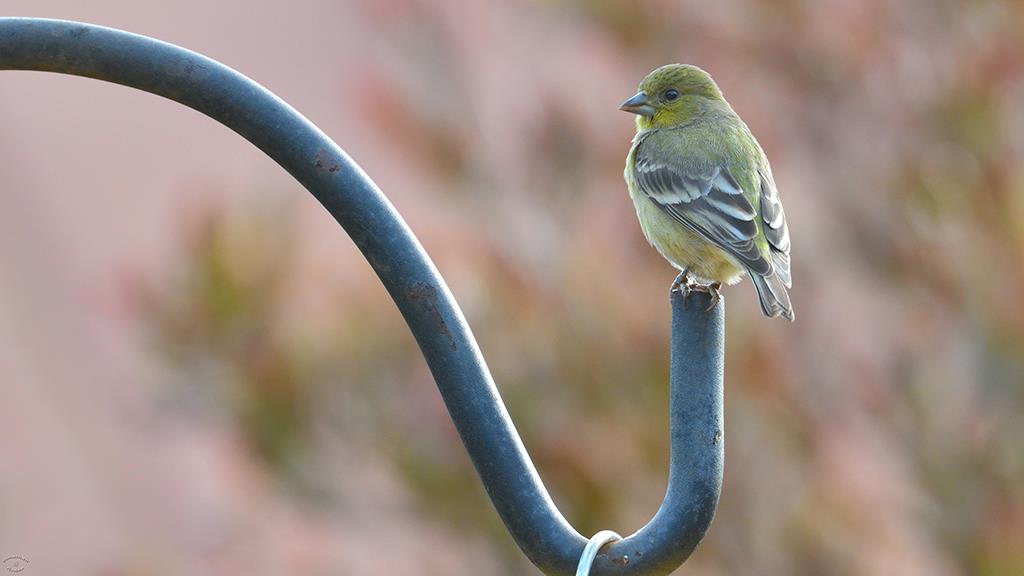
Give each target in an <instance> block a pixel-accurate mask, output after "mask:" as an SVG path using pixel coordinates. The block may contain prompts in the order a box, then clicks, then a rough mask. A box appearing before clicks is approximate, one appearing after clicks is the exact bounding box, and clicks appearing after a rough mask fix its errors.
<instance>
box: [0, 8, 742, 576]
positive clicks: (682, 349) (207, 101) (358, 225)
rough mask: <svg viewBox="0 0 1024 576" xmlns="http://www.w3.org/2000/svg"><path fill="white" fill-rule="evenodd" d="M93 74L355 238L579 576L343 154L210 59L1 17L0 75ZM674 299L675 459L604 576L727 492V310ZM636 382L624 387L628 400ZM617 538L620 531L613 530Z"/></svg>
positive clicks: (549, 549)
mask: <svg viewBox="0 0 1024 576" xmlns="http://www.w3.org/2000/svg"><path fill="white" fill-rule="evenodd" d="M5 69H6V70H40V71H48V72H59V73H63V74H74V75H77V76H86V77H89V78H95V79H98V80H105V81H108V82H114V83H117V84H122V85H125V86H131V87H133V88H137V89H139V90H144V91H146V92H151V93H153V94H157V95H159V96H163V97H165V98H169V99H171V100H174V101H176V102H180V103H182V104H184V105H186V106H189V107H190V108H193V109H195V110H198V111H199V112H202V113H203V114H205V115H207V116H209V117H211V118H213V119H214V120H217V121H218V122H220V123H222V124H224V125H225V126H227V127H229V128H231V129H232V130H234V131H235V132H237V133H238V134H240V135H241V136H242V137H243V138H245V139H247V140H249V141H250V142H252V143H253V144H255V145H256V146H257V147H259V148H260V150H262V151H263V152H265V153H266V154H267V155H268V156H270V157H271V158H273V159H274V161H276V162H277V163H278V164H280V165H281V166H282V167H283V168H284V169H285V170H287V171H288V172H289V173H290V174H291V175H292V176H294V177H295V178H296V179H297V180H298V181H299V182H300V183H301V184H302V185H303V186H304V187H305V188H306V189H307V190H309V191H310V192H311V193H312V194H313V196H315V197H316V198H317V200H319V201H320V202H321V203H322V204H323V205H324V207H325V208H327V210H328V212H330V213H331V215H332V216H334V218H335V219H336V220H337V221H338V223H339V224H341V226H342V227H343V228H344V229H345V231H346V232H348V234H349V236H350V237H351V238H352V240H353V241H354V242H355V243H356V246H358V247H359V249H360V250H361V251H362V253H363V255H364V256H365V257H366V259H367V261H368V262H369V263H370V266H372V267H373V270H374V271H375V272H376V273H377V275H378V276H379V277H380V280H381V282H382V283H383V284H384V287H385V288H386V289H387V291H388V293H389V294H390V295H391V297H392V299H393V300H394V301H395V304H396V305H397V306H398V308H399V310H400V311H401V313H402V315H403V316H404V317H405V320H406V322H407V323H408V325H409V329H410V330H411V331H412V333H413V335H414V336H415V338H416V341H417V342H418V343H419V346H420V350H421V351H422V352H423V356H424V357H425V358H426V360H427V364H428V365H429V366H430V370H431V373H432V374H433V376H434V379H435V381H436V382H437V387H438V389H439V390H440V392H441V396H442V397H443V398H444V402H445V404H446V405H447V407H448V411H449V413H450V414H451V417H452V420H453V421H454V423H455V427H456V428H457V429H458V432H459V434H460V436H461V437H462V441H463V443H464V444H465V446H466V450H467V451H468V452H469V455H470V458H471V459H472V460H473V463H474V465H475V466H476V469H477V472H478V473H479V475H480V478H481V480H482V481H483V485H484V488H485V489H486V490H487V493H488V495H489V496H490V498H491V500H492V501H493V502H494V506H495V508H496V509H497V510H498V513H499V514H500V515H501V517H502V519H503V520H504V521H505V525H506V526H507V527H508V530H509V532H511V534H512V536H513V538H515V541H516V543H517V544H518V545H519V547H520V548H521V549H522V550H523V552H524V553H525V554H526V555H527V556H528V557H529V558H530V560H532V561H533V562H534V564H536V565H537V566H538V567H539V568H540V569H541V570H543V571H544V572H546V573H548V574H572V573H573V572H574V569H575V567H576V563H577V561H578V560H579V558H580V554H581V553H582V551H583V548H584V546H585V545H586V542H587V540H586V538H584V537H583V536H581V535H580V534H579V533H577V532H576V531H575V530H574V529H573V528H572V527H571V526H570V525H569V523H568V522H566V520H565V519H564V518H563V517H562V515H561V513H560V512H559V511H558V509H557V508H556V507H555V505H554V503H553V502H552V501H551V497H550V496H549V495H548V492H547V490H546V489H545V488H544V485H543V483H542V482H541V480H540V478H539V476H538V475H537V471H536V470H535V469H534V466H533V463H532V462H531V461H530V458H529V456H528V455H527V453H526V449H525V448H524V447H523V443H522V441H521V440H520V438H519V434H518V433H517V432H516V429H515V426H514V425H513V424H512V421H511V420H510V418H509V415H508V412H507V411H506V410H505V406H504V404H503V403H502V401H501V397H500V396H499V395H498V390H497V388H496V387H495V385H494V382H493V380H492V379H491V375H490V372H489V371H488V369H487V365H486V364H485V362H484V359H483V357H482V356H481V354H480V351H479V349H478V347H477V344H476V341H475V339H474V338H473V335H472V333H471V332H470V329H469V326H468V325H467V324H466V320H465V318H463V316H462V312H461V311H460V310H459V307H458V305H457V304H456V303H455V300H454V298H453V297H452V295H451V293H450V292H449V290H448V287H447V285H446V284H445V282H444V280H443V279H442V278H441V275H440V274H439V273H438V271H437V269H436V268H435V267H434V264H433V263H432V262H431V260H430V258H429V257H428V256H427V254H426V252H424V250H423V247H422V246H421V245H420V243H419V242H418V241H417V240H416V237H415V236H414V235H413V233H412V231H411V230H409V227H408V226H407V225H406V224H405V222H404V221H403V220H402V218H401V216H400V215H399V214H398V212H397V211H395V208H394V207H393V206H392V205H391V203H390V202H389V201H388V200H387V198H386V197H385V196H384V194H383V193H382V192H381V191H380V190H379V189H378V188H377V186H376V185H375V184H374V183H373V182H372V181H371V180H370V178H369V177H368V176H367V175H366V174H365V173H364V172H363V171H362V170H361V169H360V168H359V166H357V165H356V164H355V162H353V161H352V160H351V159H350V158H349V157H348V156H347V155H346V154H345V152H344V151H342V150H341V149H340V148H339V147H338V146H337V144H335V143H334V142H333V141H331V139H330V138H328V137H327V136H326V135H325V134H324V133H323V132H321V131H320V130H319V129H318V128H317V127H316V126H314V125H313V124H312V123H310V122H309V121H308V120H306V119H305V118H304V117H303V116H302V115H301V114H299V113H298V112H296V111H295V110H294V109H293V108H291V107H290V106H288V105H287V104H286V103H285V102H283V101H282V100H281V99H279V98H278V97H277V96H275V95H273V94H272V93H270V92H269V91H268V90H266V89H265V88H263V87H262V86H260V85H259V84H257V83H255V82H253V81H252V80H250V79H248V78H246V77H245V76H243V75H241V74H239V73H238V72H236V71H234V70H232V69H231V68H228V67H226V66H224V65H222V64H220V63H218V62H216V61H214V60H211V59H209V58H206V57H205V56H201V55H199V54H196V53H195V52H191V51H189V50H186V49H184V48H180V47H178V46H174V45H171V44H167V43H164V42H160V41H158V40H154V39H152V38H148V37H145V36H139V35H136V34H130V33H128V32H123V31H119V30H113V29H110V28H103V27H100V26H93V25H89V24H82V23H78V22H67V21H59V20H44V19H36V18H0V70H5ZM689 304H690V306H689V309H688V310H687V309H685V308H684V306H683V305H682V301H681V299H680V297H679V296H678V295H674V296H673V297H672V371H671V384H670V392H669V394H670V412H671V436H672V448H671V458H670V472H669V485H668V491H667V493H666V496H665V500H664V502H663V504H662V506H661V508H660V509H659V510H658V513H657V514H656V515H655V516H654V518H653V519H652V520H651V522H650V523H648V524H647V525H646V526H644V527H643V528H642V529H641V530H639V531H638V532H637V533H635V534H633V535H631V536H629V537H627V538H625V539H624V540H621V541H619V542H616V543H614V544H611V545H609V546H608V548H607V550H606V551H605V552H604V553H603V554H600V555H599V556H598V557H597V559H596V561H595V563H594V567H593V570H592V574H596V575H613V574H667V573H669V572H671V571H672V570H674V569H675V568H676V567H677V566H679V565H680V564H681V563H682V562H683V561H685V560H686V558H687V557H688V556H689V555H690V553H691V552H692V551H693V549H694V548H695V547H696V546H697V544H698V543H699V542H700V540H701V538H703V536H704V533H705V532H706V531H707V528H708V526H709V524H710V522H711V519H712V517H713V516H714V511H715V507H716V506H717V502H718V495H719V491H720V488H721V482H722V462H723V457H724V452H723V442H722V433H723V432H722V431H723V425H722V378H723V372H722V370H723V352H724V350H723V348H724V328H723V318H724V303H722V304H719V306H718V307H717V308H716V309H714V310H713V311H711V312H708V313H705V312H703V310H704V308H705V307H706V306H707V305H708V300H707V296H706V295H705V294H693V295H692V296H691V297H690V301H689ZM630 385H631V383H628V382H624V383H623V388H622V390H623V394H624V396H625V397H627V398H628V395H629V390H630V388H629V387H630ZM609 528H610V527H609Z"/></svg>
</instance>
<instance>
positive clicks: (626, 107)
mask: <svg viewBox="0 0 1024 576" xmlns="http://www.w3.org/2000/svg"><path fill="white" fill-rule="evenodd" d="M619 110H623V111H626V112H632V113H633V114H639V115H641V116H654V106H652V105H651V104H650V103H649V102H648V101H647V93H646V92H644V91H640V92H637V93H636V94H634V95H633V97H632V98H630V99H629V100H626V101H625V102H623V103H622V106H619Z"/></svg>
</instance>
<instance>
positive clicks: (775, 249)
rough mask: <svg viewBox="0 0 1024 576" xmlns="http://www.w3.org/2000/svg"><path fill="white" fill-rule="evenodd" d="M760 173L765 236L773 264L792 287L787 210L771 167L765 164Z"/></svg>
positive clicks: (785, 281)
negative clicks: (780, 196) (783, 207)
mask: <svg viewBox="0 0 1024 576" xmlns="http://www.w3.org/2000/svg"><path fill="white" fill-rule="evenodd" d="M759 175H760V177H761V194H760V200H759V201H760V203H761V219H762V221H763V222H764V236H765V238H766V239H767V240H768V247H769V253H770V255H771V259H772V265H773V266H774V268H775V272H777V273H778V275H779V277H780V278H781V279H782V281H783V283H785V284H786V286H787V287H791V286H793V280H792V276H791V275H790V271H789V226H787V225H786V212H785V211H784V210H783V209H782V202H780V201H779V192H778V190H777V189H776V188H775V179H774V178H772V170H771V168H769V167H768V166H767V164H765V169H764V170H761V171H759Z"/></svg>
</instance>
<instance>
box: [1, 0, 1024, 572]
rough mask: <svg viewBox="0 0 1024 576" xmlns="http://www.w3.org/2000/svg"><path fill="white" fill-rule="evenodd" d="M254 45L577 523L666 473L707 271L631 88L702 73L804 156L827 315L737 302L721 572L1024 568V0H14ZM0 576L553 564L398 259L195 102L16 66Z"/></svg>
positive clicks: (808, 278)
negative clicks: (515, 511) (360, 191)
mask: <svg viewBox="0 0 1024 576" xmlns="http://www.w3.org/2000/svg"><path fill="white" fill-rule="evenodd" d="M3 11H4V12H5V13H6V14H7V15H24V16H46V17H57V18H68V19H77V20H83V21H88V22H92V23H97V24H103V25H108V26H114V27H119V28H123V29H127V30H130V31H133V32H138V33H142V34H147V35H151V36H154V37H156V38H160V39H163V40H167V41H170V42H174V43H177V44H180V45H183V46H185V47H187V48H191V49H193V50H197V51H199V52H202V53H204V54H207V55H209V56H211V57H213V58H216V59H218V60H220V61H221V62H224V63H226V64H228V65H230V66H233V67H235V68H236V69H238V70H240V71H241V72H243V73H245V74H247V75H249V76H251V77H252V78H254V79H256V80H257V81H259V82H261V83H263V84H264V85H265V86H267V87H268V88H270V89H271V90H272V91H274V92H276V93H277V94H278V95H280V96H281V97H282V98H284V99H285V100H287V101H288V102H290V103H291V104H292V105H293V106H295V107H296V108H297V109H299V110H300V111H301V112H303V113H304V114H306V115H307V116H308V117H309V118H310V119H311V120H312V121H313V122H315V123H316V124H318V125H319V126H320V127H321V128H322V129H323V130H324V131H325V132H327V133H328V134H329V135H331V136H332V137H333V138H334V139H335V140H336V141H337V142H338V143H339V144H340V145H341V146H342V147H343V148H344V149H345V150H347V151H348V152H349V153H350V154H351V155H352V156H353V157H354V158H355V159H356V160H357V161H358V162H359V163H360V164H361V165H362V166H363V168H364V169H365V170H366V171H367V172H368V173H369V174H370V175H371V176H372V177H373V178H374V179H375V180H376V182H377V183H378V184H379V185H380V186H381V188H382V189H383V190H384V191H385V193H387V194H388V196H389V197H390V198H391V200H392V201H393V202H394V203H395V204H396V206H397V207H398V209H399V210H400V211H401V213H402V214H403V215H404V216H405V218H406V219H407V221H408V222H409V223H410V225H411V226H412V228H413V230H414V231H415V232H416V233H417V235H418V236H419V238H420V239H421V241H422V242H423V244H424V245H425V247H426V248H427V250H428V251H429V252H430V254H431V255H432V256H433V258H434V259H435V261H436V263H437V264H438V267H439V268H440V270H441V272H442V273H443V274H444V276H445V278H446V279H447V281H448V282H449V284H450V285H451V288H452V290H453V292H454V294H455V296H456V297H457V299H458V301H459V303H460V304H461V306H462V307H463V310H464V311H465V313H466V316H467V317H468V320H469V322H470V325H471V326H472V327H473V329H474V331H475V333H476V336H477V338H478V339H479V341H480V345H481V347H482V349H483V352H484V354H485V356H486V357H487V359H488V362H489V363H490V366H491V368H492V370H493V372H494V375H495V379H496V380H497V382H498V385H499V388H500V390H501V393H502V395H503V396H504V398H505V400H506V402H507V403H508V406H509V410H510V412H511V414H512V416H513V419H514V420H515V422H516V424H517V426H518V427H519V429H520V431H521V433H522V434H523V436H524V439H525V441H526V444H527V447H528V449H529V450H530V453H531V454H532V456H533V457H534V459H535V461H536V463H537V465H538V468H539V470H540V472H541V475H542V477H543V478H544V480H545V481H546V483H547V484H548V486H549V488H550V489H551V490H552V493H553V495H554V498H555V501H556V502H557V503H558V504H559V506H560V507H561V508H562V510H563V512H564V513H565V514H566V516H567V518H569V520H570V521H571V522H572V523H573V524H574V525H575V526H576V528H577V529H579V530H580V531H581V532H583V533H592V532H594V531H596V530H598V529H603V528H614V529H616V530H617V531H619V532H622V533H627V532H631V531H633V530H635V529H637V528H639V527H640V526H641V525H642V524H643V523H644V522H646V521H647V519H648V518H649V517H650V516H651V515H652V514H653V513H654V511H655V510H656V508H657V506H658V504H659V503H660V501H661V497H662V493H663V490H664V487H665V482H666V471H667V445H666V441H667V414H666V412H667V406H666V399H667V389H666V388H667V381H668V374H667V369H668V348H667V345H668V337H669V309H668V298H667V290H668V286H669V283H670V282H671V280H672V278H673V277H674V273H673V270H671V269H670V268H669V266H668V265H667V264H666V263H665V262H664V261H663V260H662V259H661V258H660V257H659V256H658V255H657V254H656V253H655V251H654V250H653V249H651V248H650V247H649V246H647V245H646V243H645V241H644V239H643V237H642V235H641V233H640V230H639V227H638V225H637V223H636V221H635V215H634V212H633V208H632V205H631V203H630V201H629V199H628V197H627V195H626V191H625V187H624V184H623V182H622V175H621V173H622V166H623V164H624V158H625V155H626V152H627V149H628V146H629V141H630V138H631V137H632V133H633V118H632V117H631V116H629V115H627V114H624V113H622V112H619V111H618V110H617V107H618V105H619V103H620V102H621V101H622V100H624V99H625V98H627V97H628V96H630V95H631V94H633V92H634V91H635V87H636V85H637V84H638V83H639V81H640V79H641V78H642V77H643V76H644V75H645V74H646V73H647V72H648V71H649V70H651V69H653V68H654V67H656V66H658V65H661V64H664V63H668V62H675V61H681V62H689V63H693V64H697V65H700V66H702V67H704V68H706V69H707V70H709V71H710V72H711V73H712V74H713V75H714V77H715V78H716V79H717V80H718V82H719V84H720V85H721V87H722V89H723V90H724V92H725V94H726V96H727V97H728V98H729V100H730V101H731V103H732V104H733V106H734V107H735V108H736V110H737V111H738V112H739V113H740V114H741V115H742V116H743V118H744V119H745V120H746V121H747V123H748V124H749V125H750V127H751V129H752V130H753V132H754V133H755V134H756V135H757V137H758V138H759V140H760V142H761V144H762V145H763V146H764V148H765V150H766V151H767V153H768V156H769V157H770V158H771V160H772V165H773V167H774V172H775V178H776V180H777V182H778V185H779V189H780V191H781V193H782V197H783V200H784V201H785V205H786V210H787V214H788V218H789V225H790V229H791V231H792V236H793V242H794V251H793V256H794V274H793V275H794V279H795V286H794V289H793V301H794V302H795V306H796V311H797V322H796V323H795V324H792V325H789V324H787V323H785V322H783V321H779V320H775V321H769V320H766V319H765V318H762V317H761V313H760V310H759V307H758V305H757V303H756V298H755V295H754V290H753V288H752V287H751V286H750V284H749V283H748V282H747V283H743V284H741V285H740V286H737V287H734V288H730V289H728V290H727V291H726V297H727V300H728V328H727V334H728V338H727V343H728V350H727V356H726V358H727V370H726V423H727V426H726V438H727V446H728V449H727V451H726V453H727V463H726V480H725V486H724V491H723V494H722V500H721V507H720V509H719V511H718V516H717V518H716V520H715V522H714V524H713V525H712V528H711V531H710V533H709V534H708V536H707V538H706V540H705V541H704V543H703V545H702V546H701V547H700V548H699V549H698V550H697V552H696V553H695V554H694V556H693V557H692V558H691V559H690V561H689V562H688V563H687V564H686V567H685V571H686V573H687V574H701V575H726V574H735V575H745V574H760V575H851V576H852V575H875V574H886V575H890V576H895V575H929V576H946V575H950V576H952V575H984V576H989V575H991V576H995V575H1021V574H1024V545H1022V543H1024V300H1022V298H1021V296H1020V295H1021V294H1022V293H1024V107H1022V104H1024V5H1022V4H1021V3H1019V2H1013V1H1011V0H1005V1H997V0H980V1H966V0H965V1H963V2H955V1H951V0H938V1H935V0H910V1H905V2H884V1H881V0H828V1H813V2H812V1H810V0H803V1H800V0H777V1H772V2H754V1H743V0H726V1H721V2H699V1H696V0H694V1H684V2H675V1H673V2H670V1H668V0H663V1H661V0H643V1H637V2H615V1H611V0H607V1H594V2H583V1H570V0H565V1H555V0H549V1H525V0H523V1H512V0H482V1H478V2H454V1H447V2H446V1H441V0H383V1H381V0H378V1H372V2H371V1H369V0H366V1H362V2H358V1H354V0H348V1H345V0H338V1H329V0H298V1H295V2H290V3H283V2H262V3H258V4H253V3H252V2H243V1H241V0H229V1H222V2H214V3H209V2H203V1H200V0H179V1H176V2H162V3H139V2H134V1H129V0H93V1H90V2H80V1H77V0H5V2H4V3H3ZM0 200H2V205H3V209H2V210H0V391H2V401H0V450H2V452H0V557H8V556H13V555H17V556H20V557H23V558H24V559H26V560H28V562H29V564H28V566H27V568H26V569H25V572H24V573H25V574H28V575H33V574H38V575H42V574H47V575H61V574H69V575H70V574H74V575H84V576H136V575H164V574H168V575H169V574H189V575H193V576H196V575H207V574H209V575H215V574H217V575H219V574H225V575H226V574H251V575H263V574H266V575H276V574H285V573H294V574H311V575H332V574H338V575H341V574H408V575H419V574H422V575H433V574H450V575H470V574H473V575H477V574H495V575H513V574H533V573H536V570H535V569H534V568H532V567H531V566H530V565H529V563H528V562H527V561H526V560H525V559H524V557H523V556H522V555H521V554H520V553H519V552H518V551H517V549H516V548H515V546H514V544H513V543H512V541H511V539H510V537H509V536H508V535H507V533H506V532H505V530H504V528H503V527H502V525H501V522H500V520H499V519H498V517H497V515H496V514H495V513H494V511H493V509H492V508H491V507H490V504H489V503H488V501H487V499H486V496H485V494H484V492H483V490H482V488H481V485H480V482H479V480H478V479H477V478H476V476H475V473H474V471H473V469H472V466H471V464H470V463H469V461H468V458H467V456H466V455H465V453H464V451H463V449H462V446H461V444H460V442H459V439H458V437H457V436H456V434H455V432H454V430H453V428H452V425H451V423H450V421H449V419H448V416H447V414H446V412H445V409H444V406H443V404H442V403H441V401H440V399H439V396H438V394H437V392H436V389H435V388H434V384H433V381H432V379H431V377H430V375H429V373H428V372H427V370H426V366H425V364H424V362H423V360H422V358H421V356H420V354H419V352H418V350H417V348H416V346H415V344H414V342H413V340H412V338H411V337H410V335H409V333H408V330H407V329H406V328H405V326H404V324H403V322H402V320H401V318H400V317H399V315H398V313H397V312H396V310H395V308H394V306H393V305H392V304H391V302H390V301H389V299H388V297H387V295H386V294H385V292H384V290H383V289H382V287H381V285H380V283H379V282H378V280H377V279H376V277H375V276H374V275H373V273H372V272H371V270H370V268H369V266H367V265H366V263H365V262H364V261H363V259H362V257H361V256H360V255H359V253H358V252H357V251H356V249H355V248H354V247H353V246H352V244H351V242H350V241H349V240H348V238H347V237H346V236H345V234H344V232H343V231H342V230H341V229H340V228H339V227H338V226H337V225H336V224H335V223H334V221H333V220H332V219H331V218H330V217H329V216H328V215H327V213H326V212H325V211H324V210H323V209H322V208H321V207H320V206H319V205H318V204H316V202H315V201H314V200H313V198H312V197H311V196H309V195H308V194H307V193H306V192H304V191H303V190H302V189H301V188H300V187H299V186H298V185H297V184H296V183H295V182H294V181H292V180H291V179H290V177H288V176H287V175H286V174H285V173H284V172H283V170H281V169H280V168H278V167H277V166H276V165H274V164H273V163H272V162H271V161H270V160H269V159H267V158H266V157H264V156H263V155H262V154H261V153H259V152H258V151H256V150H255V149H254V148H253V147H252V146H251V145H249V144H248V143H246V142H245V141H243V140H242V139H241V138H239V137H238V136H236V135H235V134H233V133H231V132H229V131H228V130H227V129H226V128H223V127H222V126H220V125H218V124H216V123H214V122H212V121H210V120H208V119H206V118H204V117H202V116H200V115H198V114H196V113H195V112H193V111H191V110H188V109H186V108H184V107H181V106H179V105H177V104H174V103H171V102H168V101H164V100H161V99H159V98H156V97H154V96H151V95H148V94H143V93H141V92H136V91H133V90H130V89H127V88H124V87H120V86H114V85H108V84H104V83H100V82H96V81H93V80H86V79H81V78H72V77H65V76H57V75H48V74H42V73H29V72H3V73H0Z"/></svg>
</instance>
